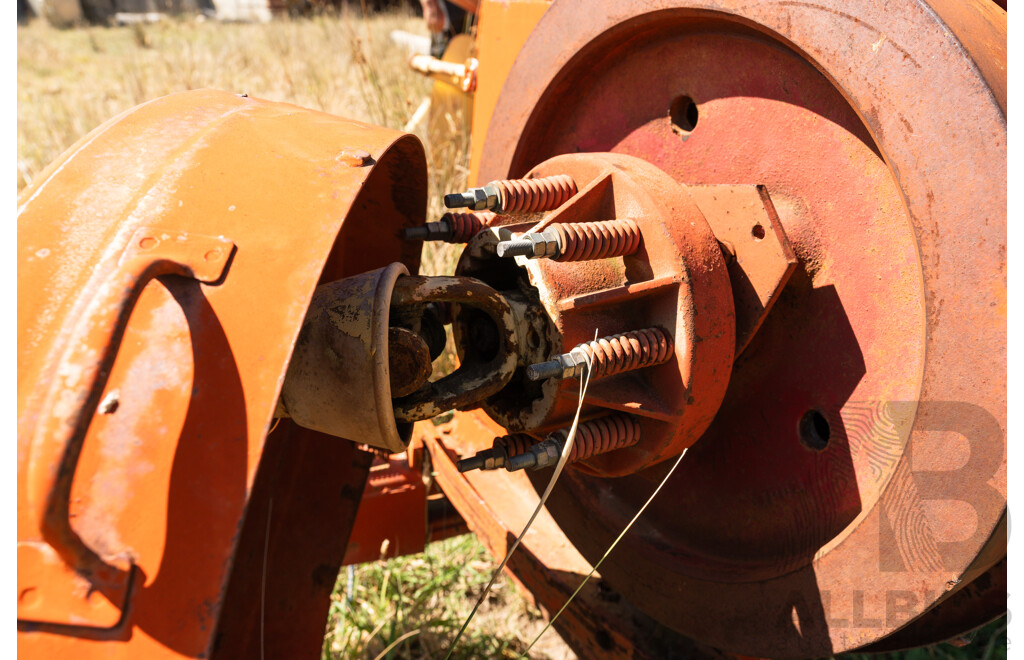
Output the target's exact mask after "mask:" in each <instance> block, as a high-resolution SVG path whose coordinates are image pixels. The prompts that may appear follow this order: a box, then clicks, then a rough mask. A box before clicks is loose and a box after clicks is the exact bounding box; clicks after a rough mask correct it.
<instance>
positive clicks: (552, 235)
mask: <svg viewBox="0 0 1024 660" xmlns="http://www.w3.org/2000/svg"><path fill="white" fill-rule="evenodd" d="M558 255H559V246H558V232H557V231H555V230H554V229H545V230H544V231H542V232H538V233H533V234H523V235H522V236H520V237H519V238H517V239H513V240H511V241H501V242H499V243H498V256H499V257H519V256H523V257H526V258H527V259H538V258H541V257H548V258H551V259H554V258H555V257H557V256H558Z"/></svg>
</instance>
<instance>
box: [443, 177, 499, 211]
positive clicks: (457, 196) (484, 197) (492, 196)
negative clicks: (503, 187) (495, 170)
mask: <svg viewBox="0 0 1024 660" xmlns="http://www.w3.org/2000/svg"><path fill="white" fill-rule="evenodd" d="M499 203H500V202H499V200H498V189H497V188H495V187H494V186H493V185H491V184H487V185H486V186H483V187H482V188H470V189H469V190H467V191H466V192H461V193H450V194H448V195H445V196H444V205H445V208H449V209H459V208H468V209H471V210H473V211H486V210H492V211H493V210H496V209H497V208H498V205H499Z"/></svg>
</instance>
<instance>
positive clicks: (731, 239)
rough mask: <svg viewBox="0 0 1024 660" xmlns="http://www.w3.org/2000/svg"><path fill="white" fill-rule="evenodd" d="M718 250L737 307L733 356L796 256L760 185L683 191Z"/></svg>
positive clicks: (760, 320) (754, 327)
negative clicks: (724, 263)
mask: <svg viewBox="0 0 1024 660" xmlns="http://www.w3.org/2000/svg"><path fill="white" fill-rule="evenodd" d="M686 190H687V191H688V192H689V193H690V196H691V197H692V198H693V201H694V202H696V203H697V206H698V207H699V208H700V210H701V212H702V213H703V214H704V217H705V218H706V219H707V221H708V224H709V225H711V230H712V231H713V232H714V233H715V237H716V238H717V239H718V242H719V243H720V244H721V245H722V252H723V253H724V254H725V261H726V264H727V267H728V269H729V280H730V281H731V282H732V292H733V299H734V302H735V305H736V355H737V356H739V354H740V353H742V352H743V351H744V349H746V347H747V345H748V344H750V340H751V339H753V337H754V335H755V334H756V333H757V330H758V328H760V327H761V324H762V323H763V322H764V319H765V317H766V316H768V312H769V311H771V308H772V305H774V304H775V301H776V300H777V299H778V297H779V294H780V293H781V292H782V289H783V288H784V287H785V286H786V282H788V281H789V278H790V276H791V275H792V274H793V271H794V270H796V263H797V259H796V254H795V253H794V252H793V248H792V246H790V244H789V239H788V238H786V232H785V230H784V229H783V228H782V224H781V223H780V222H779V216H778V214H777V213H776V212H775V206H774V205H773V204H772V200H771V198H770V197H769V196H768V191H767V189H766V188H765V187H764V186H761V185H749V184H738V185H707V186H694V185H687V186H686Z"/></svg>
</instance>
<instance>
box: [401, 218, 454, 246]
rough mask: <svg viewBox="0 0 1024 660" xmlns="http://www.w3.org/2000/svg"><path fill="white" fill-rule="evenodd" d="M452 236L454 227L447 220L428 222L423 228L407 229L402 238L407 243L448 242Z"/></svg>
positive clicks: (404, 230)
mask: <svg viewBox="0 0 1024 660" xmlns="http://www.w3.org/2000/svg"><path fill="white" fill-rule="evenodd" d="M451 236H452V225H451V223H449V222H447V221H446V220H441V221H440V222H428V223H427V224H425V225H423V226H422V227H406V228H405V229H403V230H402V238H404V239H405V240H407V241H420V240H422V241H446V240H448V239H449V238H451Z"/></svg>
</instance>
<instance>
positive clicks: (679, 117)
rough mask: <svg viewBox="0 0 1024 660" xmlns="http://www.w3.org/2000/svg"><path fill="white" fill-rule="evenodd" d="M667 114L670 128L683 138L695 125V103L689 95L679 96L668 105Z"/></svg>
mask: <svg viewBox="0 0 1024 660" xmlns="http://www.w3.org/2000/svg"><path fill="white" fill-rule="evenodd" d="M668 116H669V119H671V120H672V130H673V131H675V133H676V134H678V135H681V136H683V138H684V139H685V138H687V137H689V135H690V132H691V131H692V130H693V129H694V128H696V127H697V118H698V114H697V104H696V103H694V102H693V99H691V98H690V97H689V96H679V97H677V98H676V99H675V100H674V101H672V105H671V106H669V109H668Z"/></svg>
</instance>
